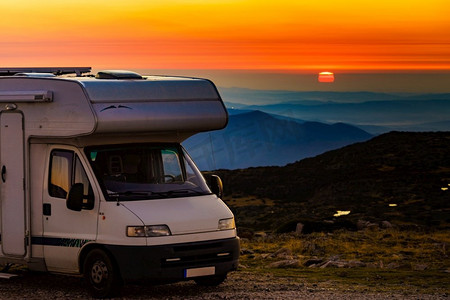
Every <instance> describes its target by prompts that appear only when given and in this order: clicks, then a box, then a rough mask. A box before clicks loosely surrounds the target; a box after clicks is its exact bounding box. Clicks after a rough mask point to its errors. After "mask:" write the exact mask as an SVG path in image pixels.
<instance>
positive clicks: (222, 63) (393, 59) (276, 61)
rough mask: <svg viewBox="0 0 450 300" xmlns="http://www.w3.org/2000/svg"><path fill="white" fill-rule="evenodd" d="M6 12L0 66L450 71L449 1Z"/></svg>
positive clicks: (23, 3) (236, 0)
mask: <svg viewBox="0 0 450 300" xmlns="http://www.w3.org/2000/svg"><path fill="white" fill-rule="evenodd" d="M0 11H1V12H2V18H0V28H1V37H2V38H1V41H0V66H2V67H20V66H75V65H76V66H92V67H93V68H95V69H103V68H120V69H123V68H125V69H160V70H239V71H243V70H244V71H245V70H252V72H263V73H267V72H275V73H280V72H281V73H283V74H317V73H318V72H321V71H331V72H335V73H341V74H345V73H351V74H353V73H366V74H367V73H386V72H387V73H398V74H400V73H401V74H404V73H410V72H412V73H417V72H419V73H420V72H424V73H428V74H430V73H433V74H445V75H443V76H444V77H446V76H447V75H446V74H448V73H450V18H449V17H448V16H449V15H450V2H449V1H448V0H427V1H417V0H408V1H405V0H397V1H392V0H378V1H373V0H371V1H367V0H345V1H335V0H322V1H299V0H293V1H287V0H278V1H264V0H258V1H256V0H241V1H240V0H218V1H210V0H165V1H149V0H130V1H114V0H108V1H105V0H96V1H86V0H77V1H73V0H46V1H34V0H18V1H3V0H2V1H1V2H0ZM438 78H439V77H438ZM446 78H447V77H446ZM335 83H339V77H338V76H336V82H335ZM333 84H334V83H333ZM442 84H443V83H442Z"/></svg>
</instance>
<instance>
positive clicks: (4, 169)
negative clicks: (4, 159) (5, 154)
mask: <svg viewBox="0 0 450 300" xmlns="http://www.w3.org/2000/svg"><path fill="white" fill-rule="evenodd" d="M5 175H6V167H5V165H3V167H2V181H3V182H5V181H6V179H5Z"/></svg>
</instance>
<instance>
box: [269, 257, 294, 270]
mask: <svg viewBox="0 0 450 300" xmlns="http://www.w3.org/2000/svg"><path fill="white" fill-rule="evenodd" d="M299 266H300V261H299V260H298V259H287V260H280V261H276V262H273V263H271V264H269V268H296V267H299Z"/></svg>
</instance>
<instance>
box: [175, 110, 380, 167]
mask: <svg viewBox="0 0 450 300" xmlns="http://www.w3.org/2000/svg"><path fill="white" fill-rule="evenodd" d="M371 137H372V135H370V134H369V133H367V132H365V131H363V130H361V129H359V128H356V127H354V126H350V125H346V124H343V123H336V124H332V125H328V124H324V123H319V122H302V123H299V122H295V121H291V120H285V119H282V118H277V117H274V116H272V115H269V114H267V113H263V112H260V111H250V112H244V113H240V114H230V118H229V123H228V126H227V127H226V128H225V129H223V130H219V131H214V132H206V133H199V134H197V135H195V136H193V137H191V138H190V139H188V140H187V141H185V142H184V143H183V144H184V146H185V147H186V148H187V149H188V151H189V153H190V154H191V156H192V157H193V158H194V160H195V161H196V163H197V165H198V167H199V168H200V169H201V170H215V169H239V168H248V167H256V166H282V165H285V164H288V163H291V162H294V161H297V160H300V159H302V158H305V157H310V156H315V155H317V154H320V153H323V152H325V151H328V150H331V149H336V148H340V147H342V146H345V145H348V144H352V143H355V142H359V141H365V140H367V139H369V138H371Z"/></svg>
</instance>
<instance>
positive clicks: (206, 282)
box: [194, 274, 227, 286]
mask: <svg viewBox="0 0 450 300" xmlns="http://www.w3.org/2000/svg"><path fill="white" fill-rule="evenodd" d="M225 279H227V274H223V275H213V276H205V277H198V278H195V279H194V281H195V283H197V284H198V285H202V286H218V285H219V284H221V283H222V282H224V281H225Z"/></svg>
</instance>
